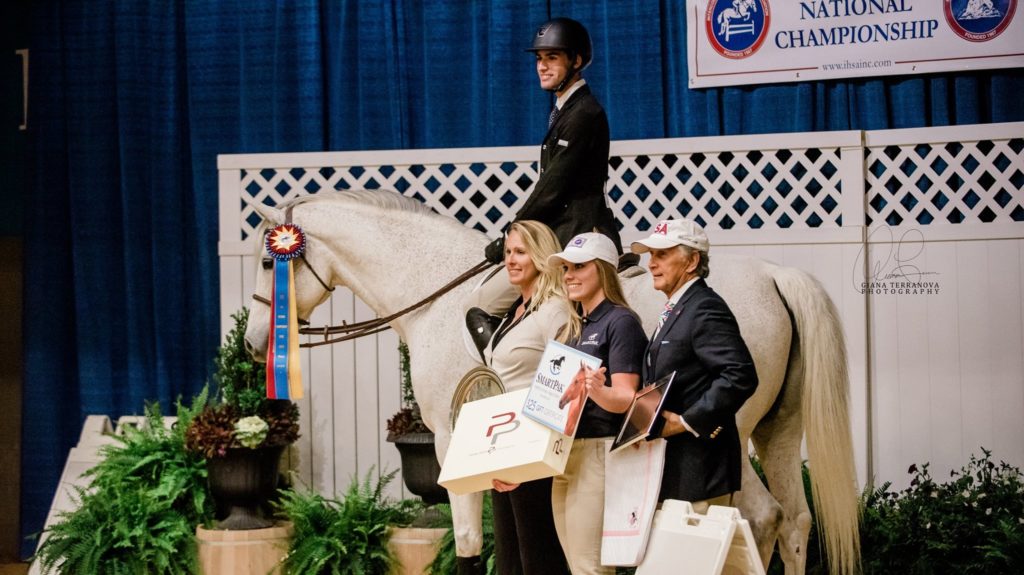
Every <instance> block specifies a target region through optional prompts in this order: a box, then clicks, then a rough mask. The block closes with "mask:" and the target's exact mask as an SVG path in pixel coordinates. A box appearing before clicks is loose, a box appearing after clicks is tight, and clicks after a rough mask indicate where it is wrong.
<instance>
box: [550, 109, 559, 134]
mask: <svg viewBox="0 0 1024 575" xmlns="http://www.w3.org/2000/svg"><path fill="white" fill-rule="evenodd" d="M558 111H559V110H558V106H555V107H553V108H551V113H550V114H548V129H551V125H552V124H554V123H555V119H556V118H558Z"/></svg>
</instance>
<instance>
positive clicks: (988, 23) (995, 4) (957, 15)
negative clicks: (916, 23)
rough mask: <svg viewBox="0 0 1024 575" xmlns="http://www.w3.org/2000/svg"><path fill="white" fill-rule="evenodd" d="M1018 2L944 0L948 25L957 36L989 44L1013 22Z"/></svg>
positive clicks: (943, 4) (1015, 0)
mask: <svg viewBox="0 0 1024 575" xmlns="http://www.w3.org/2000/svg"><path fill="white" fill-rule="evenodd" d="M1016 10H1017V0H943V2H942V11H943V12H944V13H945V14H946V23H947V24H949V27H950V29H952V30H953V33H954V34H956V35H957V36H960V37H961V38H963V39H964V40H967V41H970V42H987V41H988V40H991V39H993V38H995V37H996V36H998V35H1000V34H1002V33H1003V30H1006V27H1007V26H1009V25H1010V20H1013V13H1014V12H1015V11H1016Z"/></svg>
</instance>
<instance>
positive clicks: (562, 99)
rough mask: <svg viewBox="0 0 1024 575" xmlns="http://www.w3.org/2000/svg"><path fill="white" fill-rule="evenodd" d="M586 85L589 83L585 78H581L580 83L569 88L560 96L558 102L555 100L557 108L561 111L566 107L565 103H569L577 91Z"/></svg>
mask: <svg viewBox="0 0 1024 575" xmlns="http://www.w3.org/2000/svg"><path fill="white" fill-rule="evenodd" d="M586 85H587V81H586V80H584V79H583V78H580V80H579V82H576V83H575V84H573V85H572V86H569V89H568V90H566V91H565V92H563V93H562V95H561V96H559V97H558V99H557V100H555V107H556V108H558V109H559V110H561V109H562V106H564V105H565V103H566V102H568V101H569V97H570V96H572V95H573V94H574V93H575V92H576V90H579V89H580V88H582V87H583V86H586Z"/></svg>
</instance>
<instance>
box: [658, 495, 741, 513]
mask: <svg viewBox="0 0 1024 575" xmlns="http://www.w3.org/2000/svg"><path fill="white" fill-rule="evenodd" d="M732 495H733V494H732V493H728V494H726V495H719V496H718V497H712V498H711V499H705V500H703V501H692V502H690V505H692V506H693V512H694V513H700V514H701V515H707V514H708V509H709V508H710V507H711V506H712V505H721V506H723V507H732V506H733V504H732ZM658 509H661V503H659V504H658Z"/></svg>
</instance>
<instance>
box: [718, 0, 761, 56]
mask: <svg viewBox="0 0 1024 575" xmlns="http://www.w3.org/2000/svg"><path fill="white" fill-rule="evenodd" d="M771 15H772V14H771V8H770V7H769V6H768V0H712V1H711V2H710V3H709V4H708V10H707V12H706V13H705V14H704V28H705V30H706V31H707V37H708V42H709V43H710V44H711V47H712V48H714V49H715V52H718V53H719V54H721V55H722V56H725V57H726V58H733V59H737V60H738V59H740V58H746V57H747V56H750V55H751V54H753V53H754V52H757V49H758V48H760V47H761V44H762V43H763V42H764V39H765V38H766V37H767V36H768V24H769V22H770V21H771Z"/></svg>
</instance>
